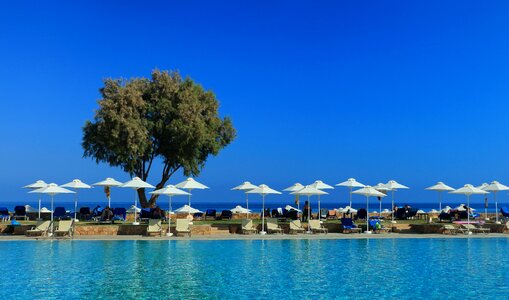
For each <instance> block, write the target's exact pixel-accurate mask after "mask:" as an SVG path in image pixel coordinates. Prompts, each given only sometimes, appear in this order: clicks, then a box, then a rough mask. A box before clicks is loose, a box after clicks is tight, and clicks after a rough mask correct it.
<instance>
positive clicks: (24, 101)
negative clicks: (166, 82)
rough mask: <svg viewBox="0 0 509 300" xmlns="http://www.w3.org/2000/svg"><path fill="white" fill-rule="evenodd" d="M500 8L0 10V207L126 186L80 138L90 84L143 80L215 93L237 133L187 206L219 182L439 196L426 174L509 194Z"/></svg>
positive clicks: (87, 6) (99, 5) (224, 196)
mask: <svg viewBox="0 0 509 300" xmlns="http://www.w3.org/2000/svg"><path fill="white" fill-rule="evenodd" d="M508 6H509V3H508V2H506V1H489V2H487V1H447V2H446V3H444V1H279V2H277V3H276V2H274V1H251V2H248V1H240V2H239V1H215V2H214V3H212V2H208V3H207V2H200V1H184V2H182V1H181V2H178V3H177V2H173V3H170V2H169V1H159V2H153V3H150V4H147V3H146V2H144V1H128V2H127V3H125V2H120V1H119V2H113V1H111V2H108V3H104V1H87V2H83V3H69V2H68V1H67V2H64V1H62V2H51V3H43V2H35V1H34V2H28V1H26V2H18V1H10V2H3V3H1V4H0V44H1V47H0V66H1V67H0V86H1V88H2V93H1V96H0V97H1V103H2V105H1V107H2V109H1V118H0V133H1V136H2V140H3V142H2V146H1V147H0V162H1V165H2V172H0V180H1V182H2V185H1V192H2V195H3V196H2V197H5V198H6V199H8V200H9V201H13V200H14V201H17V200H19V201H20V202H23V201H24V200H25V199H29V197H33V196H31V195H27V194H26V191H25V190H22V189H20V188H19V187H20V186H23V185H25V184H28V183H30V182H32V181H34V180H36V179H44V180H46V181H48V182H57V183H59V184H62V183H65V182H68V181H70V180H72V179H73V178H80V179H82V180H83V181H85V182H89V183H92V182H95V181H99V180H102V179H103V178H105V177H107V176H113V177H115V178H117V179H119V180H126V179H127V178H128V176H127V174H124V173H122V172H121V171H120V170H118V169H112V168H109V167H108V166H106V165H104V164H101V165H96V164H95V162H94V161H92V160H90V159H83V158H82V154H83V151H82V149H81V146H80V142H81V137H82V132H81V127H82V126H83V124H84V122H85V120H87V119H91V118H92V117H93V114H94V109H96V108H97V103H96V101H97V100H98V98H99V93H98V89H99V88H100V87H101V85H102V79H104V78H107V77H114V78H116V77H127V78H129V77H140V76H149V75H150V72H151V70H152V69H154V68H160V69H172V70H175V69H176V70H179V71H180V72H181V73H183V74H184V75H189V76H191V77H192V78H193V79H194V80H196V81H197V82H199V83H201V84H202V85H203V86H204V87H205V88H207V89H211V90H213V91H214V92H215V93H216V95H217V97H218V99H220V102H221V109H220V112H221V114H222V115H224V116H230V117H231V118H232V119H233V121H234V125H235V127H236V128H237V130H238V138H237V139H236V140H235V141H234V142H233V144H231V145H230V146H229V147H228V148H227V149H225V150H224V151H222V152H221V153H220V155H219V156H218V157H214V158H210V160H209V162H208V164H207V166H206V168H205V169H204V170H203V172H202V174H201V176H200V177H199V178H198V180H199V181H202V182H203V183H205V184H207V185H209V186H211V187H212V189H211V190H210V191H207V192H197V193H196V194H195V199H196V200H198V201H206V200H210V201H214V200H221V201H228V200H231V201H234V200H241V199H243V198H242V196H241V195H238V194H236V193H235V192H231V191H229V188H231V187H232V186H235V185H237V184H239V183H240V182H242V181H244V180H250V181H252V182H254V183H257V184H260V183H267V184H269V185H270V186H273V187H275V188H277V189H282V188H285V187H287V186H289V185H291V184H293V183H294V182H297V181H299V182H302V183H304V184H305V183H310V182H313V181H314V180H316V179H321V180H323V181H325V182H327V183H330V184H335V183H338V182H340V181H343V180H346V179H347V178H349V177H355V178H357V179H358V180H359V181H362V182H364V183H367V184H368V183H369V184H376V183H378V182H381V181H383V182H386V181H387V180H389V179H395V180H397V181H399V182H401V183H403V184H406V185H408V186H410V187H411V188H412V189H411V190H409V191H405V192H401V194H400V197H401V198H403V199H404V200H405V201H426V200H434V199H436V198H435V195H433V194H430V192H425V191H423V190H422V189H423V188H424V187H426V186H429V185H431V184H433V183H435V182H436V181H438V180H443V181H445V182H446V183H448V184H450V185H453V186H461V185H463V184H464V183H473V184H480V183H481V182H484V181H491V180H499V181H501V182H506V183H508V182H509V176H508V173H507V170H509V161H508V159H507V153H508V148H509V138H508V137H509V125H508V123H507V114H508V108H509V101H507V99H508V96H509V89H508V87H509V61H508V56H507V53H509V40H508V39H507V36H509V22H507V20H508V19H509V7H508ZM158 172H159V170H158V169H155V170H154V173H153V174H152V177H151V179H150V180H149V181H151V182H152V183H156V180H157V179H158V178H159V175H158V174H157V173H158ZM181 179H182V176H181V174H179V175H178V176H176V177H175V178H172V180H171V182H173V183H175V182H178V181H180V180H181ZM87 193H88V194H87V195H85V197H88V198H89V199H94V198H100V197H102V195H101V192H100V191H99V189H97V190H96V191H93V192H87ZM119 193H121V197H125V198H126V199H130V194H128V193H127V191H126V192H119ZM328 197H329V200H327V199H324V201H336V199H346V198H347V193H346V191H345V190H336V191H334V192H332V194H331V195H330V196H328ZM281 199H282V201H283V200H285V201H286V199H289V198H288V197H287V196H281ZM500 199H501V200H504V201H507V200H508V199H507V196H506V195H503V196H502V197H500Z"/></svg>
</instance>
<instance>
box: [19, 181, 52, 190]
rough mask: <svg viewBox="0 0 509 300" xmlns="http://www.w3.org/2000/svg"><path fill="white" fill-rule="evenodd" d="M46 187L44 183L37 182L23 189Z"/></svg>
mask: <svg viewBox="0 0 509 300" xmlns="http://www.w3.org/2000/svg"><path fill="white" fill-rule="evenodd" d="M47 186H48V184H47V183H46V182H44V181H43V180H37V181H36V182H34V183H31V184H29V185H25V186H24V187H23V188H25V189H40V188H43V187H47Z"/></svg>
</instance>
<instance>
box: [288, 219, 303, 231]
mask: <svg viewBox="0 0 509 300" xmlns="http://www.w3.org/2000/svg"><path fill="white" fill-rule="evenodd" d="M305 231H306V230H305V229H304V228H303V227H302V224H301V222H300V220H292V221H290V234H294V233H304V232H305Z"/></svg>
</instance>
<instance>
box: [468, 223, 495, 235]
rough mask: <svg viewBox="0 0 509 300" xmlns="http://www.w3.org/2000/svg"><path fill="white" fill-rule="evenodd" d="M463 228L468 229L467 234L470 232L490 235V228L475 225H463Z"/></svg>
mask: <svg viewBox="0 0 509 300" xmlns="http://www.w3.org/2000/svg"><path fill="white" fill-rule="evenodd" d="M461 226H462V227H463V228H465V229H466V232H468V231H470V232H473V233H485V234H488V233H489V232H490V229H489V228H483V227H476V226H474V225H473V224H461Z"/></svg>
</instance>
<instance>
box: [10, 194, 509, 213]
mask: <svg viewBox="0 0 509 300" xmlns="http://www.w3.org/2000/svg"><path fill="white" fill-rule="evenodd" d="M258 198H259V197H258ZM258 198H256V197H253V199H251V200H250V201H249V208H250V209H252V210H253V211H255V212H260V211H261V209H262V203H261V200H260V199H258ZM187 203H188V202H187V199H185V200H184V199H182V198H180V199H174V201H173V205H172V206H173V209H176V208H179V207H181V206H183V205H184V204H187ZM465 203H466V202H457V201H444V202H443V203H442V207H445V206H446V205H448V206H451V207H453V208H454V207H456V206H458V205H460V204H465ZM26 204H28V205H30V206H32V207H34V208H37V207H38V203H37V200H30V201H23V202H14V201H9V202H0V207H7V208H8V209H9V210H14V206H16V205H26ZM107 204H108V203H107V202H106V201H80V202H78V207H81V206H88V207H90V208H94V207H96V206H97V205H101V206H102V207H105V206H106V205H107ZM405 204H410V205H411V206H412V207H415V208H417V209H422V210H424V211H426V212H427V211H430V210H431V209H436V210H438V208H439V206H438V202H396V205H398V206H403V205H405ZM54 205H55V207H57V206H63V207H65V208H66V209H67V210H70V211H73V210H74V202H70V201H64V202H59V201H55V202H54ZM131 205H133V201H112V204H111V206H112V207H124V208H129V207H131ZM158 205H160V206H161V208H162V209H164V210H166V209H168V200H167V198H162V199H161V200H160V201H158ZM236 205H242V206H243V207H246V202H245V201H242V200H239V201H238V202H233V201H229V202H228V201H207V202H198V201H197V202H192V203H191V206H192V207H194V208H197V209H199V210H202V211H205V210H207V209H209V208H212V209H216V210H217V211H218V212H220V211H221V210H223V209H232V208H234V207H235V206H236ZM286 205H291V206H294V207H297V205H296V204H295V203H294V202H293V201H292V200H288V201H281V200H273V199H268V200H266V201H265V207H266V208H270V209H274V208H278V207H285V206H286ZM300 205H301V208H302V206H303V205H304V201H302V200H301V203H300ZM347 205H348V202H344V201H343V202H333V201H330V200H327V201H322V202H321V205H320V206H321V207H322V208H327V209H334V208H338V207H345V206H347ZM379 205H380V204H379V202H378V201H377V200H376V199H371V201H370V203H369V210H370V211H379V210H380V206H379ZM470 205H471V206H472V207H473V208H474V209H476V210H478V211H479V212H484V202H482V201H472V202H471V203H470ZM42 206H44V207H47V208H50V203H49V201H48V200H47V199H45V200H44V201H43V202H42ZM139 206H140V204H139V203H138V207H139ZM502 206H507V207H509V203H506V202H499V203H498V207H499V209H500V207H502ZM353 207H354V208H365V207H366V201H354V202H353ZM311 208H312V210H313V212H317V211H318V203H317V201H316V199H314V200H312V202H311ZM383 209H389V210H390V209H391V201H390V199H384V201H382V210H383ZM488 212H495V203H494V202H492V201H491V202H489V205H488Z"/></svg>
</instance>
